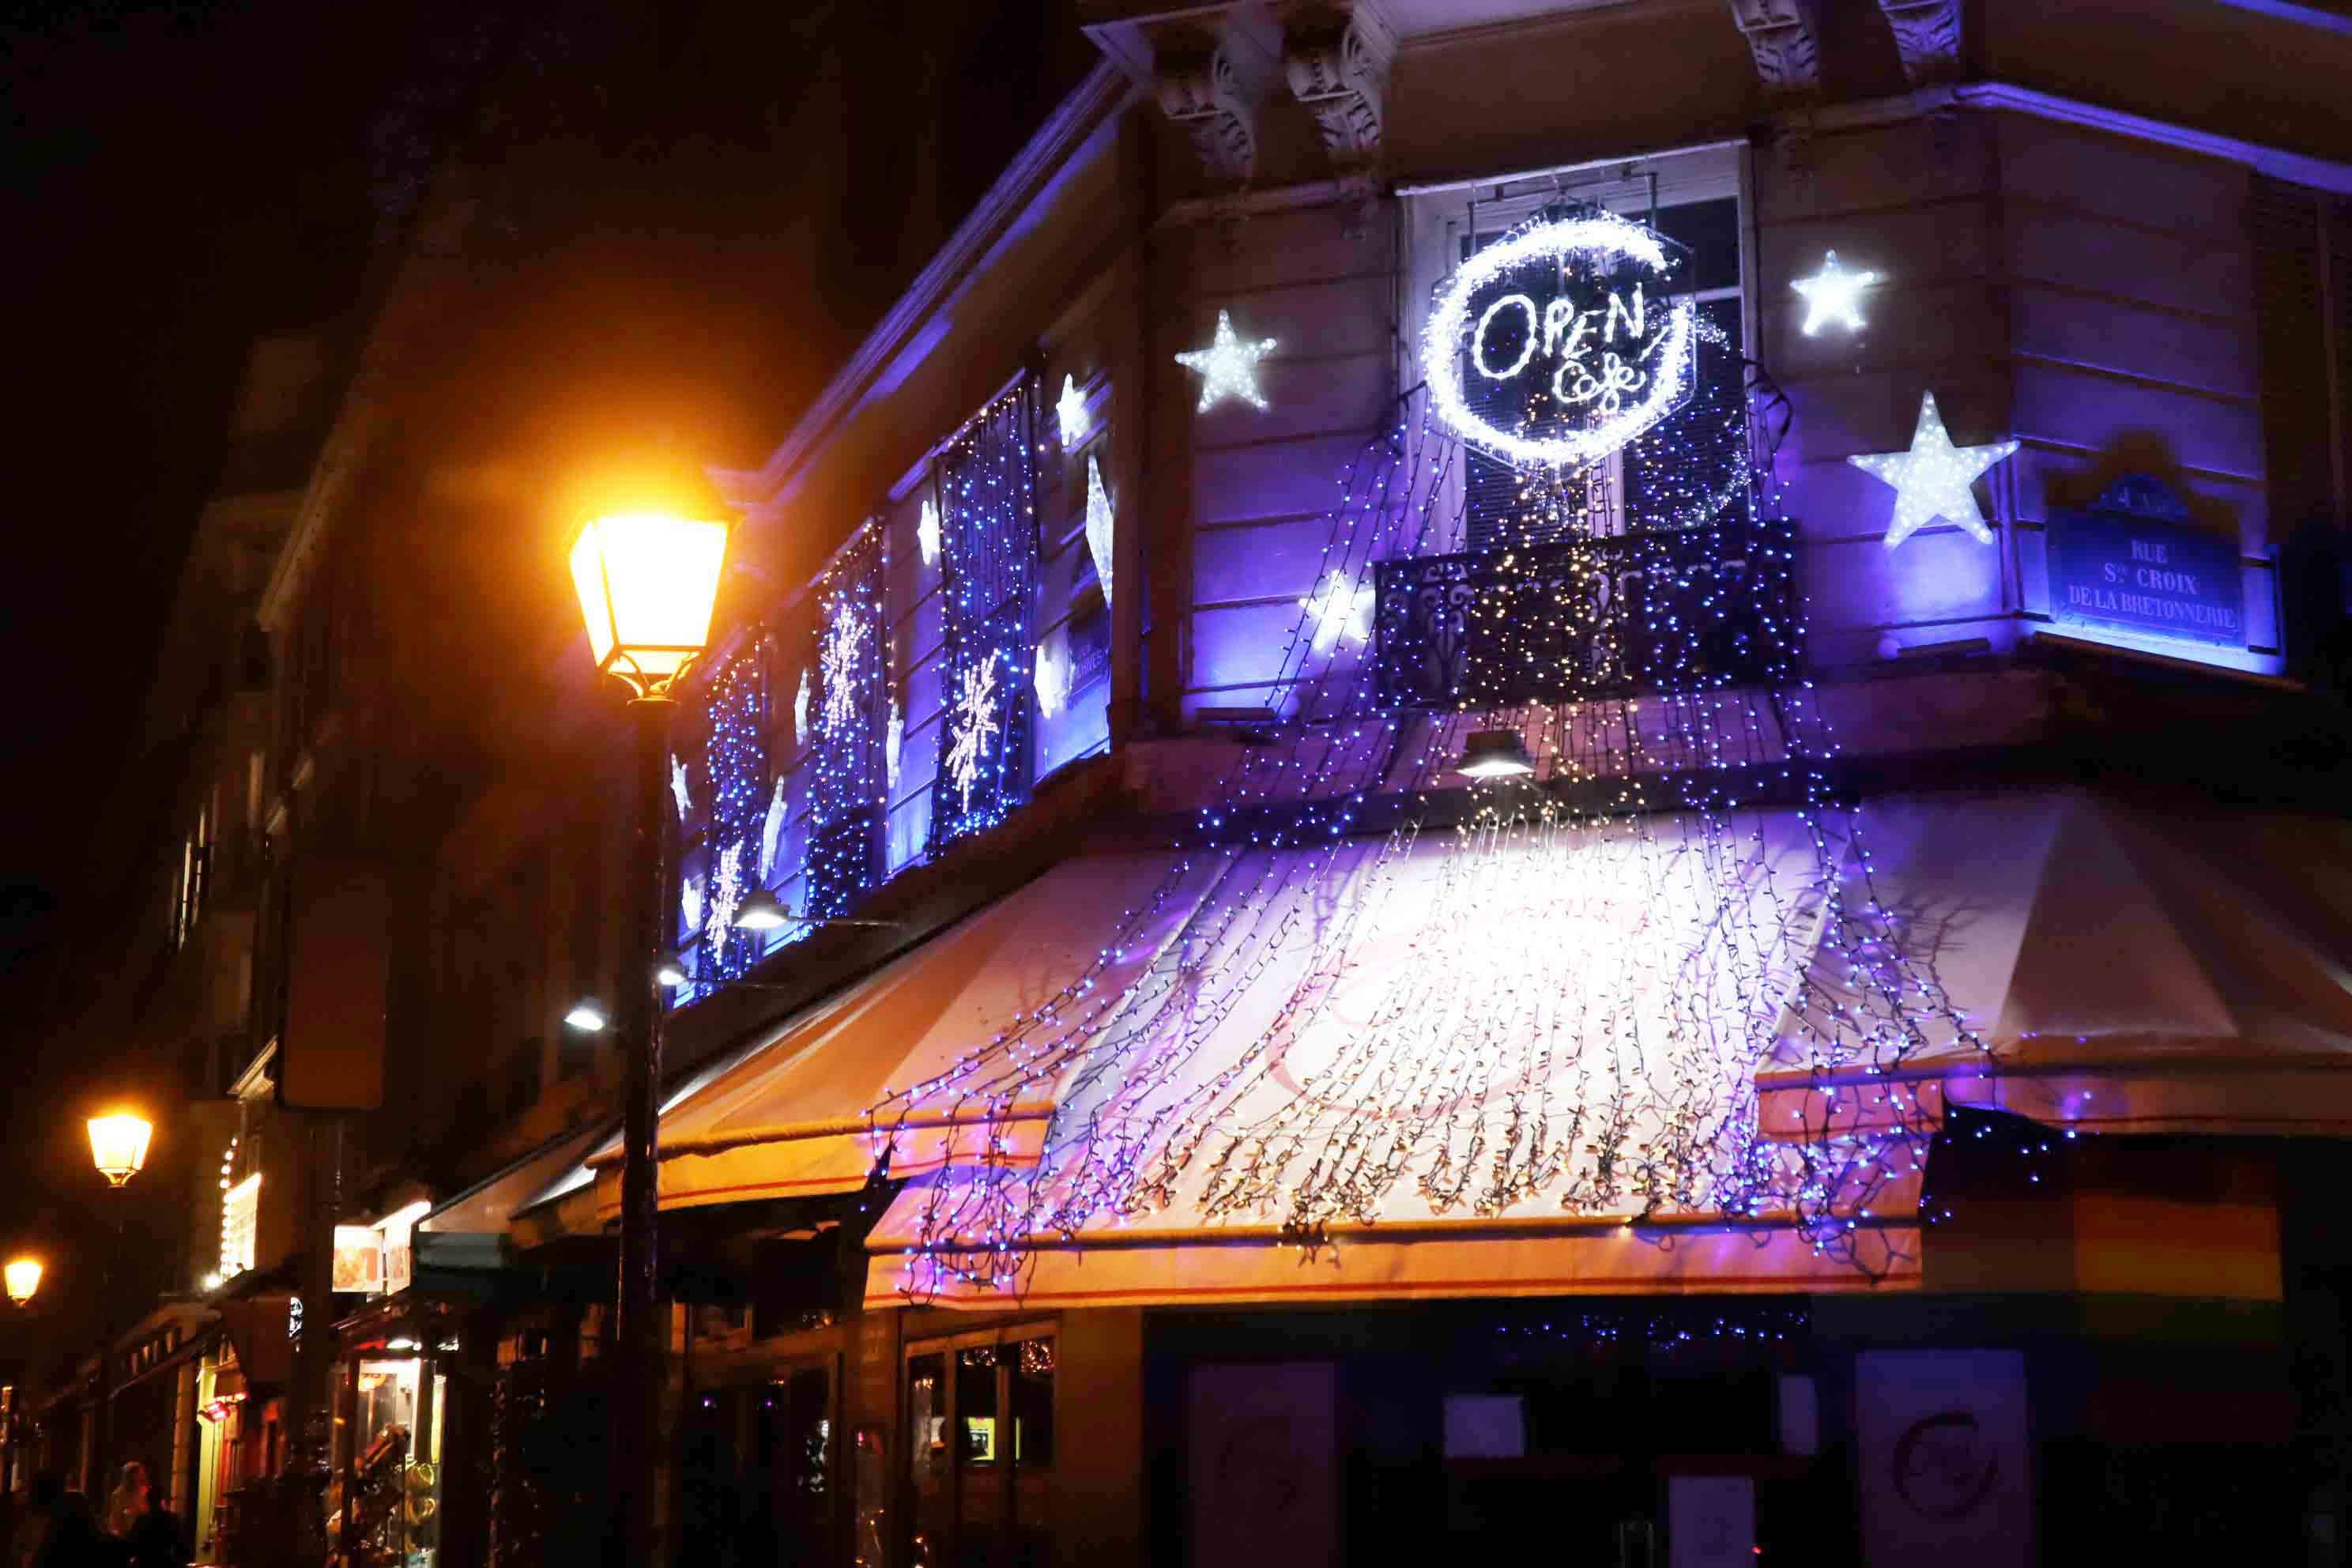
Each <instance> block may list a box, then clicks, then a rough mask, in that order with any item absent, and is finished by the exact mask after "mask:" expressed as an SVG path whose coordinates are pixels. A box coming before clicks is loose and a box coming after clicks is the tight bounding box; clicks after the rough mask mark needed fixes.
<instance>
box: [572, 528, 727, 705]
mask: <svg viewBox="0 0 2352 1568" xmlns="http://www.w3.org/2000/svg"><path fill="white" fill-rule="evenodd" d="M726 556H727V525H726V524H725V523H723V522H695V521H688V520H687V519H685V518H680V517H672V516H670V515H668V514H667V513H663V512H650V511H639V512H621V513H617V514H614V515H612V516H608V517H600V518H597V519H596V520H594V521H592V522H590V523H589V524H588V525H587V526H586V527H584V528H583V529H582V530H581V531H580V537H579V538H578V539H576V540H575V541H573V542H572V585H573V586H574V587H575V588H576V589H578V590H579V594H580V614H581V616H582V617H583V619H585V620H586V622H587V623H588V647H589V651H590V652H591V653H593V655H594V656H595V659H596V668H598V669H600V670H602V671H604V673H605V674H607V675H616V676H618V677H620V678H621V679H623V680H625V681H627V682H628V683H629V684H630V686H632V687H634V688H635V689H636V693H637V695H638V696H639V697H640V698H650V697H658V696H660V695H662V694H663V693H664V692H666V691H667V690H668V689H669V687H670V685H671V684H672V683H673V682H674V681H676V680H677V678H678V677H679V676H680V675H681V674H683V673H684V672H685V670H686V668H687V667H688V665H690V664H692V663H693V662H694V661H695V659H696V658H698V657H700V655H701V653H702V650H703V648H704V647H705V646H706V645H707V644H708V643H709V640H710V613H711V609H712V606H713V605H714V604H715V603H716V602H717V600H718V597H719V568H720V566H721V565H722V564H723V563H724V562H725V560H726Z"/></svg>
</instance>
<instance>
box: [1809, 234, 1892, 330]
mask: <svg viewBox="0 0 2352 1568" xmlns="http://www.w3.org/2000/svg"><path fill="white" fill-rule="evenodd" d="M1878 281H1879V277H1878V274H1877V273H1875V272H1849V271H1847V270H1846V269H1845V268H1843V267H1840V266H1839V265H1838V258H1837V252H1836V251H1834V250H1832V251H1831V252H1829V253H1828V254H1827V255H1825V256H1823V257H1822V269H1821V270H1820V271H1818V272H1816V273H1814V274H1813V275H1812V276H1811V278H1799V279H1795V280H1793V281H1792V282H1790V285H1789V287H1790V288H1791V289H1795V290H1796V291H1797V292H1798V293H1800V294H1801V295H1803V296H1804V297H1805V324H1804V333H1805V336H1807V337H1809V338H1810V337H1811V336H1812V335H1813V334H1814V333H1815V332H1817V331H1821V330H1822V327H1823V326H1824V325H1834V326H1841V327H1843V328H1844V329H1845V330H1846V331H1850V332H1856V331H1861V330H1862V291H1863V290H1864V289H1867V288H1869V287H1871V286H1872V285H1873V284H1874V283H1876V282H1878Z"/></svg>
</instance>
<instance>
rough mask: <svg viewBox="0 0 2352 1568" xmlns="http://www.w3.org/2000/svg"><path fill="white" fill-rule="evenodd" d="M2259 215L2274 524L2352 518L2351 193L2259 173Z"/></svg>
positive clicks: (2266, 453) (2257, 257)
mask: <svg viewBox="0 0 2352 1568" xmlns="http://www.w3.org/2000/svg"><path fill="white" fill-rule="evenodd" d="M2252 226H2253V247H2254V291H2255V309H2256V310H2257V312H2258V314H2259V317H2260V321H2259V327H2258V330H2259V331H2260V333H2261V348H2262V376H2263V383H2262V395H2263V447H2264V450H2263V458H2264V466H2265V468H2267V470H2268V473H2269V477H2270V478H2269V485H2270V506H2271V527H2272V531H2273V535H2274V536H2277V537H2282V538H2283V537H2284V536H2286V535H2287V534H2289V533H2291V532H2293V531H2295V530H2296V529H2297V528H2299V527H2300V526H2301V524H2302V523H2303V522H2304V521H2306V520H2308V519H2311V518H2314V517H2318V516H2326V517H2330V518H2333V519H2335V520H2336V521H2337V522H2339V523H2341V522H2344V521H2347V519H2352V429H2347V418H2346V404H2347V393H2352V196H2341V195H2333V194H2331V193H2329V192H2326V191H2317V190H2313V189H2311V188H2309V187H2308V186H2304V185H2295V184H2288V183H2287V182H2285V181H2284V180H2273V179H2268V178H2264V177H2263V176H2260V175H2257V176H2255V178H2254V181H2253V191H2252Z"/></svg>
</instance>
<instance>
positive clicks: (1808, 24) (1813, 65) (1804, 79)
mask: <svg viewBox="0 0 2352 1568" xmlns="http://www.w3.org/2000/svg"><path fill="white" fill-rule="evenodd" d="M1731 19H1732V21H1733V22H1734V23H1735V24H1736V25H1737V26H1738V28H1739V31H1740V33H1741V34H1742V35H1743V36H1744V37H1746V38H1747V39H1748V53H1749V54H1751V55H1754V56H1755V57H1756V77H1757V79H1758V80H1759V81H1761V82H1762V83H1763V84H1764V90H1765V91H1767V92H1771V93H1797V92H1810V91H1811V90H1812V89H1815V88H1817V87H1819V86H1821V84H1822V34H1821V28H1820V26H1819V25H1818V24H1816V23H1815V21H1814V20H1813V7H1812V3H1811V0H1731Z"/></svg>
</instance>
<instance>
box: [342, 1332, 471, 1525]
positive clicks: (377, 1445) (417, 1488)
mask: <svg viewBox="0 0 2352 1568" xmlns="http://www.w3.org/2000/svg"><path fill="white" fill-rule="evenodd" d="M447 1392H448V1379H447V1378H446V1377H445V1376H443V1375H441V1374H440V1373H436V1372H433V1371H431V1370H430V1369H429V1367H428V1366H427V1363H425V1361H424V1360H423V1358H421V1357H417V1356H403V1357H384V1358H382V1359H362V1361H360V1362H359V1363H357V1364H356V1366H354V1367H353V1368H352V1373H351V1381H350V1383H349V1384H348V1393H349V1399H350V1403H349V1405H348V1406H347V1408H348V1409H349V1410H350V1412H351V1414H350V1415H349V1416H348V1417H346V1418H345V1419H344V1420H343V1421H341V1422H339V1423H337V1426H336V1449H337V1452H336V1464H335V1474H336V1479H337V1481H338V1483H339V1485H340V1487H341V1489H342V1491H343V1493H344V1495H343V1496H342V1497H341V1498H340V1499H338V1500H332V1501H331V1510H332V1511H333V1515H334V1522H335V1524H336V1527H337V1539H338V1542H339V1543H340V1545H341V1549H342V1551H343V1552H344V1554H345V1557H346V1561H348V1562H349V1563H352V1565H353V1568H433V1564H434V1563H435V1561H436V1556H437V1553H438V1552H439V1548H440V1525H441V1435H442V1413H443V1410H444V1408H445V1407H446V1395H447Z"/></svg>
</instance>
